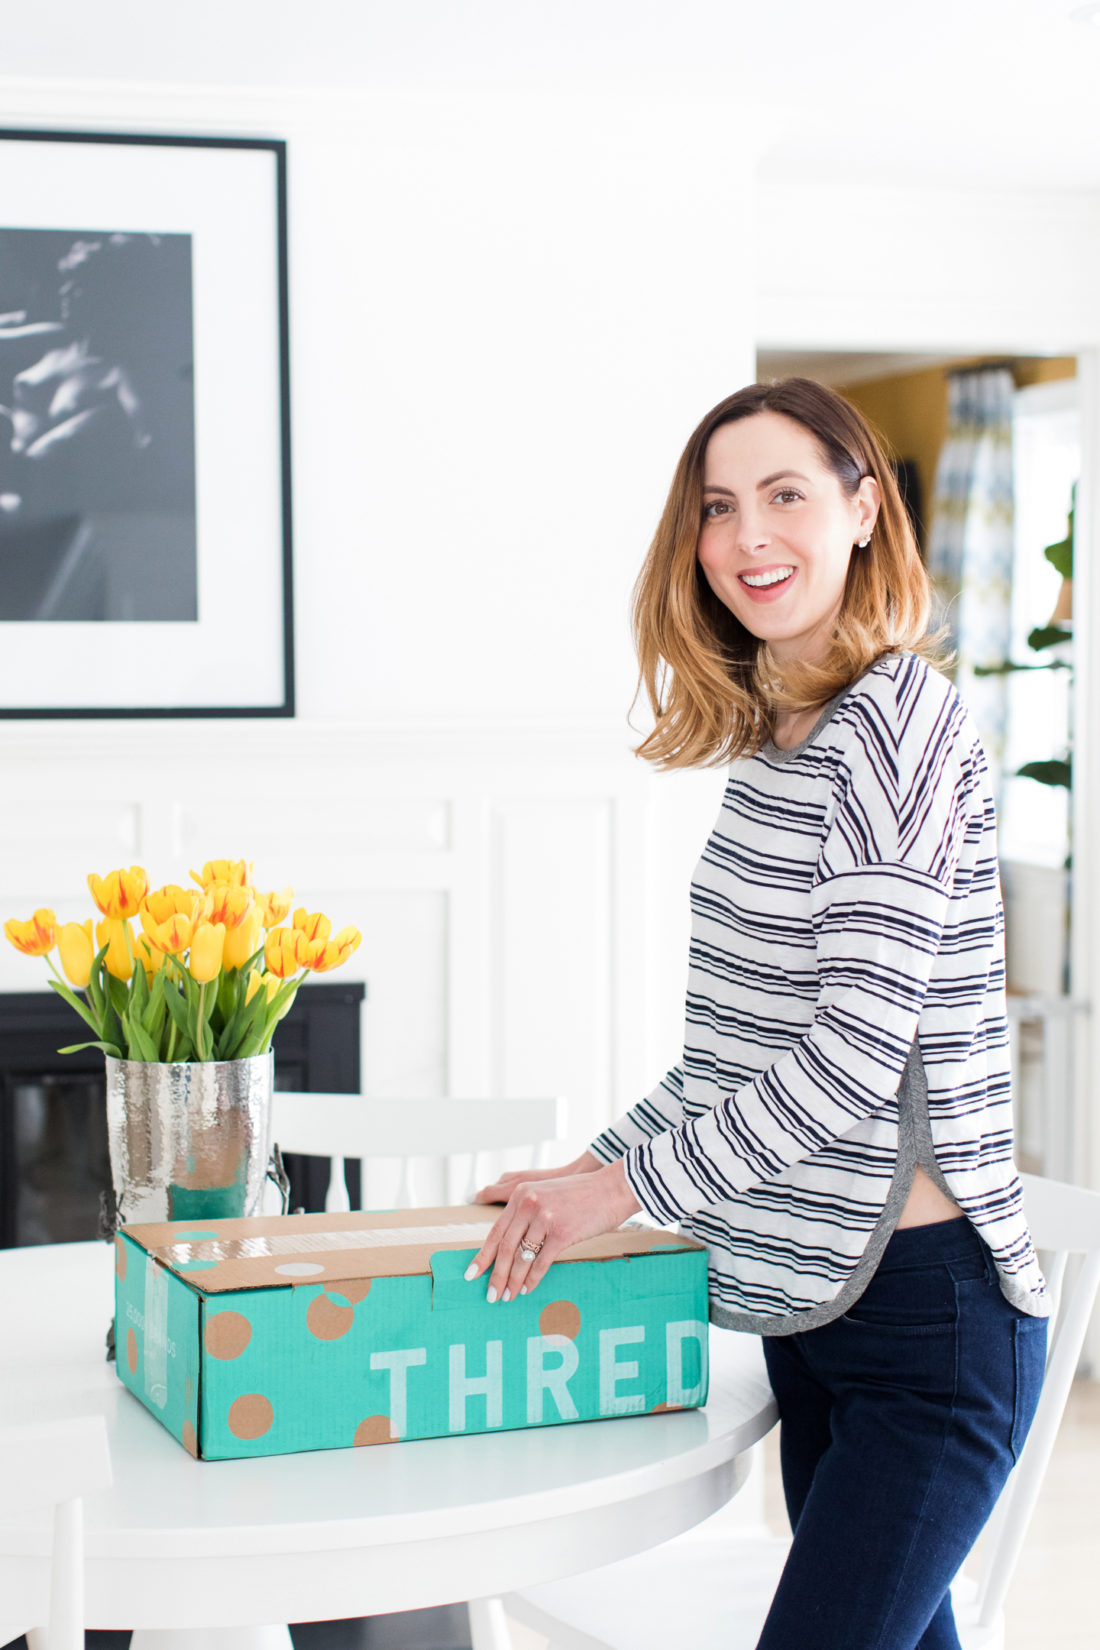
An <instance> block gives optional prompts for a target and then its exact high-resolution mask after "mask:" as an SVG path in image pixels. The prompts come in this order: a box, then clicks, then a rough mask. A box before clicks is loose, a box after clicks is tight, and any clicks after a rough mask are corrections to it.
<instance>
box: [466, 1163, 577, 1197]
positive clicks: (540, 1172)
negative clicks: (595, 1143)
mask: <svg viewBox="0 0 1100 1650" xmlns="http://www.w3.org/2000/svg"><path fill="white" fill-rule="evenodd" d="M602 1168H603V1164H602V1163H601V1162H600V1160H599V1158H598V1157H597V1156H596V1155H595V1154H594V1153H593V1152H582V1153H581V1155H580V1156H579V1157H575V1158H574V1159H573V1161H572V1163H560V1164H559V1165H558V1167H557V1168H556V1169H509V1170H508V1171H507V1172H506V1173H505V1174H502V1175H501V1177H500V1179H499V1180H494V1181H493V1183H492V1185H490V1186H483V1187H482V1188H481V1190H480V1192H475V1193H474V1199H473V1200H474V1202H475V1203H507V1201H508V1199H509V1198H510V1197H511V1195H512V1193H513V1192H514V1191H515V1189H516V1187H517V1186H519V1185H521V1184H524V1183H527V1182H530V1181H533V1180H561V1179H563V1178H564V1177H565V1176H566V1175H574V1174H591V1173H592V1172H593V1171H594V1170H596V1169H602Z"/></svg>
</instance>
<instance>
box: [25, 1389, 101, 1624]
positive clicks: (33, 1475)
mask: <svg viewBox="0 0 1100 1650" xmlns="http://www.w3.org/2000/svg"><path fill="white" fill-rule="evenodd" d="M111 1481H112V1475H111V1457H110V1451H109V1449H108V1447H107V1426H106V1423H105V1421H104V1419H103V1417H102V1415H88V1416H80V1417H78V1418H76V1419H73V1420H66V1421H47V1422H36V1423H31V1424H28V1425H24V1426H16V1427H0V1486H2V1487H3V1490H4V1492H5V1493H6V1495H7V1498H8V1499H9V1500H10V1501H11V1502H12V1503H13V1504H15V1503H16V1502H17V1503H18V1505H19V1506H20V1507H21V1508H26V1509H27V1510H28V1511H29V1510H31V1509H37V1508H40V1507H52V1508H53V1551H52V1557H51V1562H50V1586H49V1597H48V1598H46V1597H37V1598H35V1597H32V1598H29V1599H27V1600H24V1599H22V1598H17V1599H14V1600H12V1599H10V1598H4V1599H0V1610H2V1611H3V1613H4V1616H5V1620H4V1621H3V1622H0V1642H3V1643H6V1642H7V1639H6V1638H4V1634H5V1633H7V1634H8V1637H10V1638H17V1637H18V1636H19V1635H20V1634H21V1633H25V1632H27V1631H28V1629H34V1628H37V1629H42V1628H43V1627H44V1628H45V1629H46V1637H45V1647H46V1650H83V1646H84V1507H83V1499H82V1498H83V1496H85V1495H86V1494H88V1493H89V1492H90V1491H92V1490H100V1489H106V1488H107V1487H108V1486H109V1485H110V1483H111ZM12 1608H14V1609H15V1610H16V1611H17V1612H18V1616H19V1617H20V1618H23V1616H24V1611H25V1610H28V1609H29V1611H30V1615H31V1619H17V1620H16V1621H14V1622H9V1621H7V1619H6V1618H7V1614H8V1611H9V1609H12ZM39 1642H41V1640H40V1641H39Z"/></svg>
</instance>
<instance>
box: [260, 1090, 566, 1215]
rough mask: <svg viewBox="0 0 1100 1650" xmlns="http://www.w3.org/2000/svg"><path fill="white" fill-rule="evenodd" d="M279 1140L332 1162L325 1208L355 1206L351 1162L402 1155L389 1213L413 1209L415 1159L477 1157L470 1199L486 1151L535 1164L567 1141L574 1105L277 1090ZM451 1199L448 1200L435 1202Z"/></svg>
mask: <svg viewBox="0 0 1100 1650" xmlns="http://www.w3.org/2000/svg"><path fill="white" fill-rule="evenodd" d="M271 1117H272V1123H271V1138H272V1140H273V1141H274V1142H276V1143H277V1144H278V1146H279V1149H280V1151H282V1152H302V1153H304V1154H306V1155H307V1156H310V1157H327V1158H329V1159H331V1169H330V1178H329V1184H328V1191H327V1194H326V1196H325V1208H326V1209H329V1210H333V1209H350V1208H351V1200H350V1198H349V1197H348V1188H347V1180H346V1178H345V1168H344V1160H345V1159H346V1158H358V1159H359V1160H360V1162H362V1161H363V1160H364V1159H371V1160H373V1159H378V1158H398V1159H400V1163H401V1179H400V1184H399V1185H398V1188H397V1193H396V1196H395V1197H394V1198H392V1199H391V1200H390V1201H389V1202H388V1203H387V1207H388V1208H398V1209H413V1208H416V1207H417V1205H418V1204H420V1203H422V1202H423V1199H422V1198H420V1197H419V1196H418V1195H417V1186H416V1178H415V1160H416V1159H417V1158H423V1157H438V1158H453V1157H456V1156H464V1155H469V1158H470V1165H469V1172H468V1175H467V1178H466V1184H465V1187H464V1189H463V1191H462V1194H461V1195H462V1197H463V1198H464V1199H467V1200H468V1199H469V1198H471V1197H472V1196H473V1194H474V1192H476V1191H477V1189H478V1187H479V1185H482V1184H484V1178H486V1177H483V1178H481V1179H479V1175H478V1167H479V1164H480V1163H481V1161H482V1159H483V1157H484V1156H485V1154H487V1153H490V1152H493V1153H495V1152H502V1151H510V1150H513V1149H519V1150H520V1151H522V1152H524V1153H526V1154H527V1163H526V1164H524V1165H517V1167H521V1166H525V1167H530V1166H532V1165H534V1164H537V1163H539V1162H540V1161H541V1156H542V1152H543V1150H544V1148H545V1147H546V1146H547V1145H548V1144H550V1142H552V1141H555V1140H561V1139H563V1138H564V1135H565V1129H566V1104H565V1101H564V1100H563V1099H562V1098H560V1096H559V1097H558V1098H555V1099H548V1100H508V1099H505V1100H377V1099H374V1098H373V1097H372V1098H370V1099H368V1098H366V1096H364V1095H362V1094H304V1093H296V1092H290V1091H287V1090H285V1089H277V1090H276V1091H275V1094H274V1096H273V1099H272V1109H271ZM435 1201H442V1202H447V1201H448V1199H447V1197H443V1198H442V1199H438V1198H437V1199H435Z"/></svg>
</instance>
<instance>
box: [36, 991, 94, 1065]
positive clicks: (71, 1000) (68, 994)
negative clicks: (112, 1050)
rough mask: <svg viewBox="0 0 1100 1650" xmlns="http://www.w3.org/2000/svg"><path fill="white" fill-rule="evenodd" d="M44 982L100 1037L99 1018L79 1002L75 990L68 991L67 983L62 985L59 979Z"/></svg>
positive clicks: (84, 1004)
mask: <svg viewBox="0 0 1100 1650" xmlns="http://www.w3.org/2000/svg"><path fill="white" fill-rule="evenodd" d="M46 983H47V984H48V985H49V986H51V987H52V988H53V990H54V991H56V992H57V995H58V996H59V997H63V998H64V1000H65V1001H66V1002H67V1003H68V1005H69V1007H70V1008H75V1009H76V1012H77V1013H78V1014H79V1015H80V1018H81V1019H82V1020H83V1021H84V1023H85V1025H89V1026H91V1028H92V1030H93V1031H94V1032H95V1034H96V1036H97V1037H102V1035H103V1027H102V1026H101V1025H100V1023H99V1020H98V1019H97V1018H96V1016H95V1014H94V1013H93V1012H92V1010H91V1009H90V1008H89V1007H88V1006H87V1004H86V1003H82V1002H81V1000H80V998H79V997H78V996H77V995H76V992H75V991H70V989H69V987H68V986H67V985H62V983H61V981H60V980H48V981H47V982H46ZM88 1046H89V1047H90V1046H91V1045H90V1044H89V1045H88ZM62 1052H63V1051H62V1050H61V1049H59V1050H58V1053H59V1054H60V1053H62Z"/></svg>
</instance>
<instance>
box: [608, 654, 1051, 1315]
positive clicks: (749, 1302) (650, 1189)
mask: <svg viewBox="0 0 1100 1650" xmlns="http://www.w3.org/2000/svg"><path fill="white" fill-rule="evenodd" d="M691 905H692V938H691V953H690V967H689V978H688V992H687V1007H686V1014H685V1028H684V1053H683V1059H682V1062H681V1064H680V1065H678V1066H676V1067H674V1068H673V1070H672V1071H670V1072H669V1073H668V1075H667V1076H666V1077H665V1078H664V1079H663V1080H662V1081H661V1082H660V1083H659V1084H658V1086H657V1087H656V1088H655V1089H654V1090H653V1092H652V1094H650V1095H649V1096H648V1097H647V1098H646V1099H645V1100H643V1101H642V1102H641V1104H640V1105H637V1106H635V1107H634V1108H633V1109H632V1110H631V1111H630V1112H628V1113H627V1115H626V1116H625V1117H623V1118H621V1119H620V1120H619V1121H618V1122H616V1123H615V1124H613V1125H612V1127H611V1128H609V1129H608V1130H606V1131H605V1133H603V1134H602V1135H601V1136H600V1137H599V1139H598V1140H596V1141H595V1142H593V1145H592V1148H591V1149H592V1150H593V1152H594V1153H595V1154H596V1155H597V1156H598V1157H600V1158H601V1159H602V1160H603V1161H605V1162H610V1161H612V1160H613V1159H614V1158H616V1157H620V1156H624V1157H625V1168H626V1174H627V1178H628V1180H629V1182H630V1185H631V1187H632V1189H633V1191H634V1194H635V1196H636V1197H637V1199H638V1201H639V1203H641V1205H642V1207H643V1209H645V1210H646V1211H647V1212H648V1213H649V1214H650V1215H652V1216H653V1217H655V1218H656V1219H658V1220H660V1221H662V1222H664V1223H679V1224H680V1225H681V1226H682V1228H683V1229H684V1230H685V1231H687V1232H689V1233H691V1234H693V1235H694V1236H696V1237H698V1238H699V1239H700V1240H701V1241H703V1242H705V1243H707V1244H708V1246H709V1248H710V1256H711V1303H712V1316H713V1317H714V1318H715V1320H716V1321H717V1322H719V1323H726V1324H728V1325H729V1326H731V1327H736V1328H745V1329H757V1330H759V1331H760V1332H762V1333H789V1332H791V1330H793V1329H795V1328H798V1327H802V1326H803V1325H804V1326H806V1327H810V1326H812V1325H813V1324H816V1323H818V1322H823V1321H827V1320H828V1318H829V1316H830V1315H836V1313H837V1312H839V1311H841V1310H846V1304H850V1294H851V1291H850V1290H848V1291H846V1295H845V1303H844V1304H840V1303H838V1304H837V1306H836V1309H835V1312H833V1313H832V1314H830V1310H829V1304H830V1303H831V1302H835V1301H836V1300H837V1297H838V1296H839V1295H840V1294H841V1291H842V1290H843V1289H844V1286H845V1284H846V1283H847V1282H848V1280H849V1279H850V1278H851V1277H852V1274H853V1272H854V1271H855V1268H856V1266H857V1263H858V1262H859V1260H860V1257H861V1256H862V1255H863V1253H864V1251H865V1250H867V1249H868V1245H869V1242H870V1241H871V1239H872V1237H874V1239H875V1247H880V1246H881V1244H882V1242H883V1241H884V1231H883V1227H884V1224H886V1223H889V1224H891V1225H892V1224H893V1223H894V1222H896V1219H897V1216H898V1213H899V1212H900V1206H898V1205H897V1197H896V1196H895V1198H894V1199H893V1200H891V1199H890V1198H889V1194H890V1190H891V1185H892V1182H893V1180H894V1173H895V1167H896V1165H897V1163H898V1140H899V1101H898V1090H899V1085H900V1083H901V1079H902V1074H903V1070H904V1069H905V1067H906V1061H907V1057H908V1056H909V1053H910V1050H911V1048H913V1046H914V1044H916V1046H917V1048H918V1049H919V1056H920V1059H921V1060H922V1061H923V1066H924V1075H925V1080H926V1083H927V1089H928V1116H929V1121H930V1124H931V1134H932V1147H933V1150H934V1154H935V1165H938V1169H939V1170H940V1171H942V1177H943V1180H944V1181H945V1182H946V1185H947V1187H948V1188H949V1189H950V1193H951V1195H952V1196H953V1197H954V1198H955V1200H956V1202H957V1203H958V1204H959V1205H960V1206H961V1208H962V1209H963V1210H964V1211H965V1213H966V1214H967V1215H968V1216H969V1218H970V1220H971V1221H972V1222H973V1224H974V1225H975V1226H976V1227H977V1229H978V1231H979V1232H980V1234H981V1236H982V1237H983V1239H984V1240H985V1242H986V1243H987V1244H988V1245H989V1248H990V1249H991V1251H992V1253H993V1256H994V1259H995V1261H996V1264H997V1269H998V1272H999V1275H1000V1278H1001V1286H1002V1289H1003V1291H1004V1293H1005V1294H1006V1296H1007V1297H1008V1298H1009V1299H1010V1300H1011V1301H1012V1302H1013V1303H1014V1304H1015V1305H1016V1306H1018V1307H1019V1308H1020V1309H1021V1310H1023V1311H1024V1312H1028V1313H1031V1314H1033V1315H1036V1316H1043V1315H1045V1314H1046V1313H1047V1311H1048V1310H1049V1303H1048V1300H1047V1296H1046V1292H1045V1289H1044V1285H1043V1279H1042V1275H1041V1273H1040V1271H1039V1267H1038V1263H1037V1260H1036V1256H1035V1252H1034V1249H1033V1246H1032V1243H1031V1238H1030V1235H1029V1233H1028V1229H1027V1224H1026V1220H1025V1218H1024V1213H1023V1208H1022V1200H1021V1190H1020V1184H1019V1181H1018V1179H1017V1176H1016V1172H1015V1169H1014V1166H1013V1161H1012V1113H1011V1091H1012V1076H1011V1070H1010V1054H1009V1037H1008V1023H1007V1015H1006V1005H1005V955H1004V911H1003V906H1002V902H1001V890H1000V876H999V870H998V863H997V827H996V815H995V808H994V802H993V796H992V792H991V789H990V784H989V774H988V768H987V764H986V758H985V753H984V751H983V749H982V744H981V740H980V737H979V735H978V732H977V728H976V727H975V724H974V721H973V718H972V716H971V714H970V712H969V711H968V710H967V708H966V706H965V704H964V702H963V700H962V699H961V698H960V696H959V694H958V692H957V691H956V689H955V688H954V687H953V685H952V684H951V683H950V682H949V681H948V680H947V678H946V677H944V676H943V675H941V674H940V673H939V672H938V671H936V670H935V669H933V668H932V667H931V666H930V665H928V664H926V663H925V662H924V661H923V660H922V659H920V658H919V657H917V656H916V655H915V654H913V653H911V652H903V653H890V654H886V655H884V656H883V657H882V658H880V659H879V660H878V661H877V662H876V663H875V664H874V665H873V666H871V668H870V669H869V670H867V671H866V672H865V673H864V674H863V675H862V676H861V677H859V678H858V679H857V681H856V682H855V683H853V684H852V685H851V686H850V687H849V688H847V689H846V690H845V691H844V692H843V693H842V694H840V695H838V696H837V698H836V699H834V700H833V701H832V702H831V704H830V705H829V706H827V707H826V709H825V712H824V713H823V716H822V718H821V719H820V720H819V722H818V724H817V726H816V727H815V729H814V730H813V732H812V733H811V734H810V735H809V736H808V738H807V739H805V740H804V741H803V742H802V743H801V744H800V745H798V746H795V747H793V749H792V750H791V751H783V750H779V749H777V748H776V746H775V745H774V744H772V743H770V742H769V744H768V745H766V746H765V747H764V749H763V750H761V751H759V752H758V753H757V754H756V755H755V756H752V757H749V758H745V759H742V760H740V761H738V762H735V763H734V764H733V765H732V767H731V769H730V778H729V783H728V785H727V787H726V792H725V796H724V798H723V802H722V809H721V813H720V815H719V817H718V822H717V824H716V825H715V828H714V830H713V832H712V834H711V836H710V838H709V840H708V842H707V844H706V847H705V848H704V850H703V856H702V858H701V860H700V861H699V864H698V867H697V869H696V872H695V876H694V879H693V881H692V886H691ZM935 1165H934V1166H933V1167H935ZM936 1178H937V1179H938V1178H939V1176H938V1175H937V1176H936ZM895 1190H896V1189H895ZM902 1201H903V1199H902Z"/></svg>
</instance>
